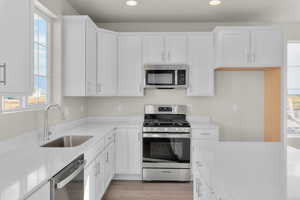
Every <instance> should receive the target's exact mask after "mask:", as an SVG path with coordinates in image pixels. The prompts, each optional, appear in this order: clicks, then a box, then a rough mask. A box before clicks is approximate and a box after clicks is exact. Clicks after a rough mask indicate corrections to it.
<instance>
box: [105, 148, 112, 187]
mask: <svg viewBox="0 0 300 200" xmlns="http://www.w3.org/2000/svg"><path fill="white" fill-rule="evenodd" d="M114 148H115V146H114V143H111V144H110V145H109V146H108V147H107V149H106V151H105V152H104V153H105V162H104V163H105V164H104V173H105V175H104V187H105V188H107V187H108V185H109V184H110V181H111V180H112V178H113V176H114V171H115V170H114V168H115V166H114V163H115V161H114V160H115V156H114V154H115V151H114Z"/></svg>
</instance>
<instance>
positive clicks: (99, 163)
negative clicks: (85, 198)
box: [95, 153, 105, 200]
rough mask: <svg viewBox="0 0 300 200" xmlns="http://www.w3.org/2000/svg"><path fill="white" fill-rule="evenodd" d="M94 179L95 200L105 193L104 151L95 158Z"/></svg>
mask: <svg viewBox="0 0 300 200" xmlns="http://www.w3.org/2000/svg"><path fill="white" fill-rule="evenodd" d="M95 162H96V167H95V168H96V180H95V197H96V200H99V199H101V198H102V196H103V194H104V193H105V153H102V154H100V155H99V156H98V157H97V159H96V161H95Z"/></svg>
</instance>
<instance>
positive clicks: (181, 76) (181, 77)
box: [177, 70, 186, 85]
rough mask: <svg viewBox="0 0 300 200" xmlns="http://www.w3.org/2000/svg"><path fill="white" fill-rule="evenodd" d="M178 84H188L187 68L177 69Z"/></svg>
mask: <svg viewBox="0 0 300 200" xmlns="http://www.w3.org/2000/svg"><path fill="white" fill-rule="evenodd" d="M177 84H178V85H185V84H186V70H178V71H177Z"/></svg>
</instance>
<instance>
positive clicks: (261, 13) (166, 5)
mask: <svg viewBox="0 0 300 200" xmlns="http://www.w3.org/2000/svg"><path fill="white" fill-rule="evenodd" d="M208 1H209V0H138V2H139V5H138V6H136V7H128V6H126V5H125V2H126V0H69V2H70V3H71V5H72V6H73V7H74V8H75V9H76V10H77V11H78V12H79V13H80V14H83V15H89V16H91V17H92V18H93V20H95V21H96V22H221V23H222V22H290V23H292V22H300V0H223V3H222V4H221V5H220V6H217V7H211V6H209V5H208Z"/></svg>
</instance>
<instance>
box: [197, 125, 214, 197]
mask: <svg viewBox="0 0 300 200" xmlns="http://www.w3.org/2000/svg"><path fill="white" fill-rule="evenodd" d="M217 131H218V129H214V128H213V129H193V130H192V134H193V139H192V168H193V184H194V186H193V187H194V200H213V199H214V197H215V193H214V191H215V163H216V158H215V157H216V147H217V139H218V137H216V135H218V133H217Z"/></svg>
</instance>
